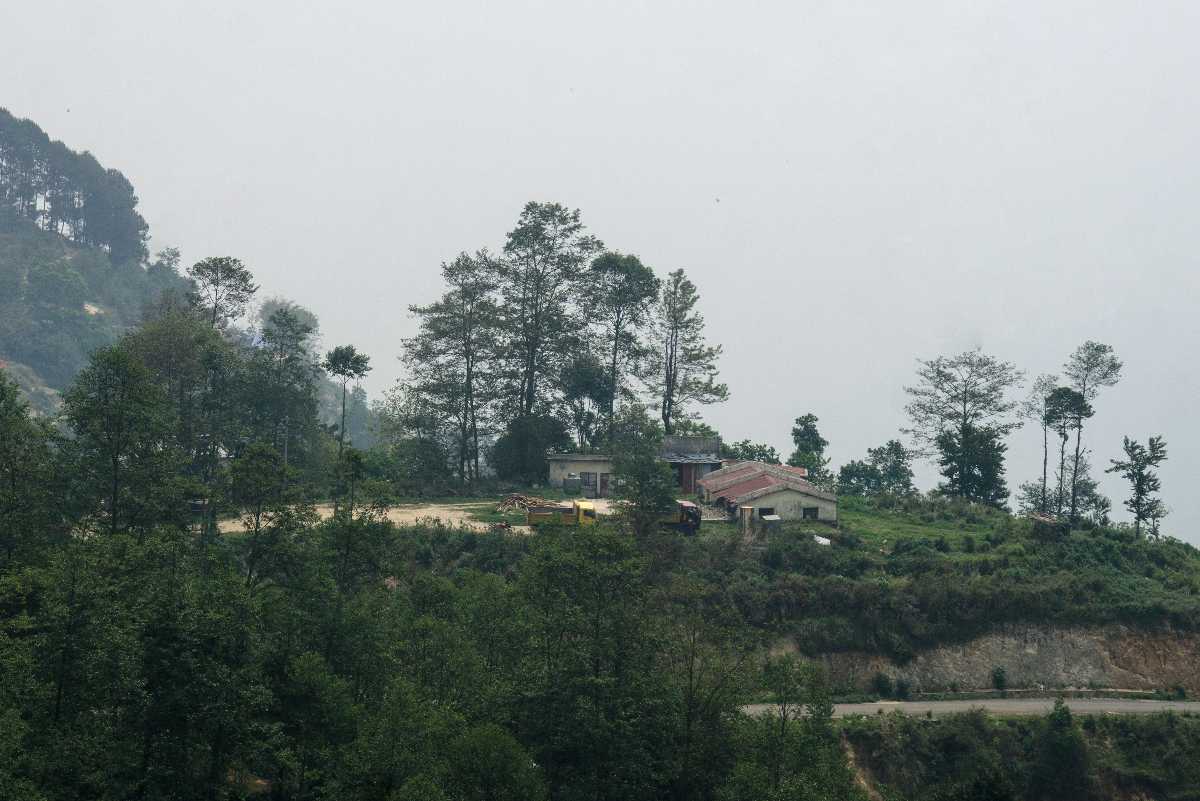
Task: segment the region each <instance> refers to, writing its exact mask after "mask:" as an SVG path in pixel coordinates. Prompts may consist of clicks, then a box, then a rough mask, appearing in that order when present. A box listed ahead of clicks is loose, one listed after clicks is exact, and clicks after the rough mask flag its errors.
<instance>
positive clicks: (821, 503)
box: [740, 489, 837, 523]
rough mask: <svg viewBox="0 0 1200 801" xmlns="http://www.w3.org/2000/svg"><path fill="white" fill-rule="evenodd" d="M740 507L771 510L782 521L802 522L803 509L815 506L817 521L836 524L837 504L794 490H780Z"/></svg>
mask: <svg viewBox="0 0 1200 801" xmlns="http://www.w3.org/2000/svg"><path fill="white" fill-rule="evenodd" d="M740 505H741V506H753V507H754V508H755V509H762V508H764V507H766V508H773V509H774V510H775V514H777V515H779V516H780V518H782V519H784V520H802V519H803V518H804V509H805V507H813V506H815V507H816V508H817V519H818V520H822V521H825V522H827V523H836V522H837V503H836V502H835V501H827V500H825V499H824V498H816V497H814V496H812V495H805V494H804V493H802V492H797V491H796V490H794V489H781V490H779V491H778V492H772V493H769V494H767V495H763V496H762V497H761V498H755V499H754V500H752V501H746V502H745V503H743V504H740Z"/></svg>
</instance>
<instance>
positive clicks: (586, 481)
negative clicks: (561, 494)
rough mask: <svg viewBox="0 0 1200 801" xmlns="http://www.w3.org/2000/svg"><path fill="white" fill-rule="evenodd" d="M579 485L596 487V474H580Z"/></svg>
mask: <svg viewBox="0 0 1200 801" xmlns="http://www.w3.org/2000/svg"><path fill="white" fill-rule="evenodd" d="M579 483H580V484H582V485H583V486H585V487H595V486H596V474H595V473H580V474H579Z"/></svg>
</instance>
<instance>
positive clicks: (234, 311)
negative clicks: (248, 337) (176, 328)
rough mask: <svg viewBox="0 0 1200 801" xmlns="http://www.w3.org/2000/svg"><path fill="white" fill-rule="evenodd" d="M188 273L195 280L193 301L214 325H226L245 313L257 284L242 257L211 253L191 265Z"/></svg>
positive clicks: (215, 326) (256, 289)
mask: <svg viewBox="0 0 1200 801" xmlns="http://www.w3.org/2000/svg"><path fill="white" fill-rule="evenodd" d="M188 275H189V276H190V277H191V279H192V281H193V282H194V283H195V290H194V291H193V294H192V303H193V304H194V305H195V306H196V308H197V309H199V310H201V311H202V312H203V313H204V315H205V316H206V317H207V318H208V321H209V324H210V325H211V326H212V327H213V328H224V327H225V326H226V325H227V324H228V323H229V322H230V321H231V320H236V319H238V318H239V317H241V316H242V315H243V314H245V313H246V306H247V304H249V303H250V299H251V298H253V297H254V293H255V292H257V291H258V284H256V283H254V276H253V274H251V272H250V270H248V269H247V268H246V265H244V264H242V262H241V260H240V259H235V258H233V257H232V256H210V257H209V258H207V259H202V260H201V261H198V262H196V263H195V264H194V265H192V268H191V269H190V270H188Z"/></svg>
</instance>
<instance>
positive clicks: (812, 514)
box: [804, 506, 821, 520]
mask: <svg viewBox="0 0 1200 801" xmlns="http://www.w3.org/2000/svg"><path fill="white" fill-rule="evenodd" d="M820 513H821V510H820V509H819V508H817V507H816V506H805V507H804V519H805V520H816V519H818V517H819V516H820Z"/></svg>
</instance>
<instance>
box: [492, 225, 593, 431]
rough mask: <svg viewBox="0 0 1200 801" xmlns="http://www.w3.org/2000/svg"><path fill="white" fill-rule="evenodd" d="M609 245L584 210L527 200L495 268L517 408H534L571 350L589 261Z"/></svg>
mask: <svg viewBox="0 0 1200 801" xmlns="http://www.w3.org/2000/svg"><path fill="white" fill-rule="evenodd" d="M602 248H603V244H602V243H601V242H600V240H598V239H596V238H595V237H594V236H591V235H590V234H588V233H586V230H585V228H584V225H583V222H582V220H581V217H580V214H579V211H578V210H574V211H572V210H570V209H567V208H566V207H564V206H561V205H559V204H558V203H534V202H531V203H527V204H526V205H525V208H524V209H523V210H522V211H521V216H520V218H519V219H518V220H517V226H516V228H514V229H513V230H512V231H510V232H509V233H508V237H507V239H506V241H505V243H504V256H503V258H501V259H499V260H497V261H496V263H495V267H496V276H497V279H498V284H499V293H500V298H501V301H502V303H501V305H500V311H501V318H500V319H501V332H502V336H501V346H502V353H503V358H504V360H505V362H506V364H507V369H506V372H507V374H508V378H509V380H510V382H511V393H512V394H511V397H510V399H509V403H510V404H511V407H512V412H511V414H512V415H515V416H528V415H531V414H533V413H534V410H535V408H536V407H537V405H538V403H539V402H540V401H542V400H544V394H545V392H546V389H547V387H546V383H547V380H548V379H550V378H553V377H554V376H556V375H557V374H558V373H559V372H560V370H561V366H562V364H563V362H564V360H565V358H566V357H567V356H568V355H569V354H570V352H571V350H572V346H573V345H574V343H575V342H576V339H577V335H578V333H579V331H580V328H581V327H582V323H583V321H582V320H581V319H580V315H579V314H578V310H577V303H578V296H579V294H580V292H581V290H582V287H583V286H584V283H585V280H586V267H587V264H588V262H589V261H590V260H591V259H592V258H593V257H594V256H595V255H596V254H598V253H599V252H600V251H601V250H602Z"/></svg>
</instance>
